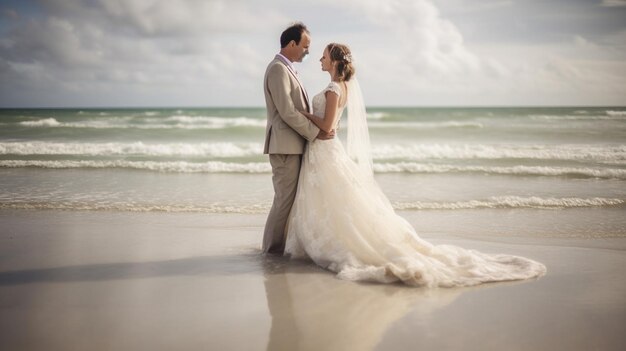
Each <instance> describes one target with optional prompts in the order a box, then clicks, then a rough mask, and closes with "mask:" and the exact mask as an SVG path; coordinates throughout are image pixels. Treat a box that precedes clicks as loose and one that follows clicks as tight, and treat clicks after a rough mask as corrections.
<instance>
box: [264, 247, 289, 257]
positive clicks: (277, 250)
mask: <svg viewBox="0 0 626 351" xmlns="http://www.w3.org/2000/svg"><path fill="white" fill-rule="evenodd" d="M284 253H285V245H276V246H272V247H270V248H269V250H267V252H266V254H268V255H280V256H282V255H283V254H284Z"/></svg>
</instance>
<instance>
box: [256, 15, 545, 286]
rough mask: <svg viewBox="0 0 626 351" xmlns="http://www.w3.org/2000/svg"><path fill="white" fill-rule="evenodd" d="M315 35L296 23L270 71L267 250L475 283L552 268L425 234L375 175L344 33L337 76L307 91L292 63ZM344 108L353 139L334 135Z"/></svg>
mask: <svg viewBox="0 0 626 351" xmlns="http://www.w3.org/2000/svg"><path fill="white" fill-rule="evenodd" d="M310 43H311V34H310V32H309V31H308V29H307V28H306V26H304V25H303V24H302V23H296V24H294V25H292V26H290V27H289V28H287V29H286V30H285V31H284V32H283V33H282V35H281V37H280V44H281V50H280V53H278V54H277V55H276V57H275V58H274V60H272V62H270V64H269V65H268V67H267V70H266V73H265V79H264V91H265V103H266V107H267V118H268V120H267V129H266V138H265V148H264V153H265V154H269V159H270V164H271V166H272V174H273V175H272V181H273V185H274V192H275V195H274V200H273V203H272V208H271V210H270V213H269V216H268V219H267V223H266V225H265V232H264V237H263V245H262V249H263V252H264V253H268V254H278V255H283V254H284V255H288V256H290V257H291V258H300V259H310V260H313V261H314V262H315V263H316V264H318V265H320V266H321V267H324V268H326V269H328V270H331V271H333V272H335V273H337V275H338V277H339V278H342V279H347V280H355V281H369V282H380V283H392V282H403V283H405V284H408V285H413V286H427V287H454V286H470V285H476V284H480V283H484V282H490V281H503V280H519V279H528V278H532V277H538V276H541V275H543V274H545V271H546V268H545V266H544V265H543V264H541V263H539V262H536V261H533V260H530V259H527V258H523V257H518V256H512V255H504V254H484V253H481V252H478V251H474V250H467V249H463V248H460V247H457V246H452V245H433V244H431V243H429V242H427V241H425V240H423V239H421V238H420V237H419V236H418V235H417V233H416V232H415V230H414V228H413V227H412V226H411V225H410V224H409V223H408V222H407V221H406V220H405V219H404V218H402V217H401V216H399V215H397V214H396V213H395V211H394V209H393V207H392V205H391V203H390V202H389V200H388V199H387V197H386V196H385V194H384V193H383V192H382V191H381V189H380V187H379V186H378V184H377V183H376V181H375V179H374V176H373V172H372V161H371V155H370V152H369V150H370V147H369V134H368V130H367V122H366V113H365V108H364V103H363V98H362V96H361V90H360V88H359V85H358V83H357V81H356V79H355V69H354V67H353V64H352V54H351V52H350V49H349V48H348V47H347V46H346V45H342V44H336V43H331V44H328V45H327V46H326V47H325V48H324V52H323V53H322V57H321V58H320V62H321V68H322V70H323V71H326V72H328V73H329V75H330V82H329V84H328V86H327V87H326V88H324V89H323V90H322V91H321V92H320V93H318V94H317V95H315V96H314V97H313V98H312V99H309V97H308V95H307V93H306V90H305V89H304V87H303V86H302V83H301V82H300V80H299V78H298V74H297V72H296V70H295V69H294V66H293V63H294V62H302V59H303V58H304V57H305V56H306V55H307V54H308V52H309V45H310ZM344 109H347V116H346V117H347V119H348V120H347V128H346V129H347V142H346V147H345V148H344V146H343V144H342V142H341V141H340V140H339V138H336V137H335V132H336V130H337V126H338V124H339V120H340V118H341V116H342V114H343V111H344Z"/></svg>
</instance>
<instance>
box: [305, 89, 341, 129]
mask: <svg viewBox="0 0 626 351" xmlns="http://www.w3.org/2000/svg"><path fill="white" fill-rule="evenodd" d="M338 106H339V95H337V94H336V93H334V92H332V91H327V92H326V111H324V117H323V118H320V117H318V116H315V115H313V114H310V113H308V112H306V111H302V114H303V115H304V116H306V118H308V119H309V120H311V122H313V124H315V125H316V126H317V127H318V128H319V129H321V130H323V131H325V132H326V133H330V131H332V130H333V126H334V125H335V120H336V119H337V107H338Z"/></svg>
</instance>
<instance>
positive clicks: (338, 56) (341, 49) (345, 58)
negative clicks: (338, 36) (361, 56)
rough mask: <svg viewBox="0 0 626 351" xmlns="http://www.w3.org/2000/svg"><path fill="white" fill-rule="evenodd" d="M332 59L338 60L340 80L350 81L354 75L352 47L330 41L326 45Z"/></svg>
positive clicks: (333, 60)
mask: <svg viewBox="0 0 626 351" xmlns="http://www.w3.org/2000/svg"><path fill="white" fill-rule="evenodd" d="M326 49H327V50H328V54H329V55H330V60H331V61H332V62H337V78H338V79H339V81H340V82H341V81H346V82H347V81H349V80H350V78H352V76H353V75H354V66H353V65H352V53H351V52H350V48H348V47H347V46H346V45H343V44H337V43H330V44H328V45H327V46H326Z"/></svg>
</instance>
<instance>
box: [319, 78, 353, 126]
mask: <svg viewBox="0 0 626 351" xmlns="http://www.w3.org/2000/svg"><path fill="white" fill-rule="evenodd" d="M327 91H332V92H334V93H336V94H337V95H339V98H341V96H342V93H343V91H342V89H341V85H339V83H337V82H330V83H328V86H326V88H324V90H322V91H321V92H319V93H318V94H317V95H315V96H314V97H313V114H314V115H316V116H318V117H320V118H324V112H325V111H326V92H327ZM344 109H345V104H344V106H342V107H340V108H339V110H338V111H337V116H338V117H337V120H336V121H335V125H334V126H333V129H336V128H337V126H338V125H339V120H340V119H341V114H342V113H343V110H344Z"/></svg>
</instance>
